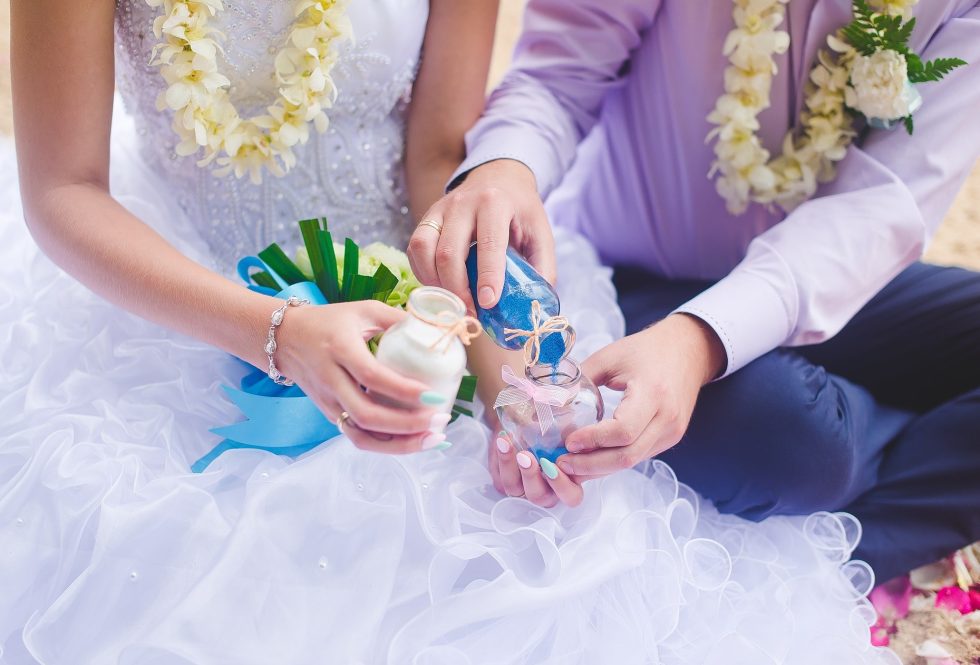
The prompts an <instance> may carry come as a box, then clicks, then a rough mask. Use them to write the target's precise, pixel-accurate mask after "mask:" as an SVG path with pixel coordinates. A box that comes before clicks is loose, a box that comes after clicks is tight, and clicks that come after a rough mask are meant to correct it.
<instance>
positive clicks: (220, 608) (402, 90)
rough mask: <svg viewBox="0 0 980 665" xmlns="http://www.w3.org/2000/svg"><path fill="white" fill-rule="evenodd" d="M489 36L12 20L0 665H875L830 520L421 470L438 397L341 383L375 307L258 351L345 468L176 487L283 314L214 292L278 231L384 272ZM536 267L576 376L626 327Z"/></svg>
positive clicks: (125, 20) (453, 10) (103, 14)
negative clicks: (540, 498) (367, 258)
mask: <svg viewBox="0 0 980 665" xmlns="http://www.w3.org/2000/svg"><path fill="white" fill-rule="evenodd" d="M495 4H496V3H495V2H493V1H492V0H474V1H472V2H466V3H461V2H456V1H454V0H431V2H426V1H424V0H374V1H373V2H350V3H349V4H345V3H342V2H334V1H332V0H298V1H295V2H283V1H281V0H234V1H232V0H225V2H224V3H222V2H221V0H117V1H116V2H110V1H109V0H92V1H91V2H87V3H83V4H82V5H78V4H77V3H63V2H60V0H32V2H17V3H13V4H12V10H13V74H14V99H15V120H16V139H17V149H18V166H19V173H20V177H19V183H20V190H21V193H22V197H20V198H18V197H17V196H16V194H15V193H14V191H12V190H13V189H15V188H16V186H17V185H16V178H15V177H14V176H13V174H12V173H10V174H9V175H10V177H9V178H5V179H4V181H3V182H9V183H10V184H11V185H12V186H11V191H7V192H4V198H3V204H4V206H3V210H5V211H7V213H8V216H9V219H5V220H3V221H4V223H2V224H0V322H2V327H0V331H2V333H0V344H2V348H3V356H2V357H3V363H2V369H0V379H2V382H3V388H4V390H3V396H2V397H0V589H2V594H0V662H3V663H11V664H13V665H23V664H32V663H44V664H52V663H73V664H74V663H84V664H86V665H89V664H91V665H100V664H108V663H126V664H131V665H136V664H139V665H144V664H154V665H178V664H194V665H212V664H222V663H234V664H235V665H243V664H253V663H254V664H257V665H258V664H263V665H265V664H268V663H288V664H290V665H303V664H307V663H309V664H313V663H317V664H320V663H329V664H335V663H336V664H341V663H343V664H352V663H391V664H393V665H403V664H408V663H415V664H418V665H423V664H424V665H430V664H436V663H445V664H457V663H460V664H461V663H472V664H477V663H585V664H592V663H617V664H620V663H622V664H626V663H726V664H729V665H731V664H736V663H745V664H749V663H751V664H753V665H756V664H761V663H794V664H797V663H828V662H835V663H858V662H866V663H872V662H873V663H882V662H897V660H896V659H895V657H894V656H893V655H892V654H891V653H890V652H887V651H881V650H877V649H872V648H871V647H870V645H869V640H868V627H869V625H870V624H871V623H873V621H874V613H873V611H872V609H871V607H870V605H869V604H868V602H867V601H866V600H865V599H864V594H865V593H866V592H867V591H868V589H869V588H870V585H871V584H872V578H871V575H870V571H869V569H868V568H867V567H866V566H864V565H863V564H861V563H860V562H847V559H848V557H849V555H850V552H851V551H852V549H853V547H854V545H855V543H856V541H857V539H858V538H859V537H860V526H859V524H858V523H857V522H856V521H855V520H854V519H853V518H851V517H849V516H847V515H831V514H818V515H813V516H811V517H810V518H808V519H789V518H776V519H770V520H768V521H766V522H764V523H762V524H749V523H747V522H744V521H742V520H739V519H737V518H733V517H727V516H721V515H719V514H718V513H717V512H716V511H715V510H714V509H713V508H712V507H711V506H710V505H708V504H704V503H702V502H700V501H699V499H698V497H697V496H696V495H695V494H694V493H693V492H692V491H690V490H689V489H688V488H686V487H684V486H683V485H680V484H678V483H677V481H676V479H675V478H674V475H673V473H672V472H671V470H670V469H669V467H667V466H666V465H664V464H662V463H657V462H654V463H652V464H650V465H649V466H648V467H647V468H646V469H645V472H641V471H639V470H631V471H628V472H623V473H621V474H619V475H617V476H614V477H610V478H607V479H604V480H601V481H595V482H593V483H590V484H589V485H587V492H586V496H585V500H584V502H583V503H582V505H581V506H580V507H578V508H575V509H571V508H567V507H556V508H554V509H543V508H539V507H536V506H534V505H532V504H530V503H529V502H527V501H525V500H524V499H522V498H512V497H503V496H501V495H500V494H498V493H497V492H496V491H495V490H494V488H493V486H492V484H491V481H490V476H489V474H488V472H487V468H486V462H485V459H486V446H487V441H488V439H489V431H488V430H487V429H486V428H485V427H484V426H483V425H481V424H480V423H479V421H478V420H475V419H474V420H468V419H464V420H462V421H460V422H457V423H455V424H454V425H452V426H451V427H450V428H449V430H448V431H447V435H448V439H449V441H451V442H452V443H453V444H454V445H453V446H452V447H451V448H448V447H447V446H446V445H445V442H444V440H443V439H444V438H445V436H444V435H442V434H440V433H439V427H438V423H434V421H433V420H432V411H431V409H432V407H433V406H434V405H435V404H436V403H437V402H439V401H440V400H443V399H446V397H447V396H440V395H435V394H431V393H427V392H425V388H424V386H421V385H418V384H415V383H413V382H411V381H408V380H405V379H403V378H401V377H399V376H397V375H394V374H392V373H390V372H387V371H385V369H384V368H383V367H381V366H380V365H378V364H377V363H376V362H375V361H374V359H373V357H372V356H371V355H370V353H368V351H367V350H366V348H365V345H364V343H363V340H364V339H365V338H366V337H370V336H372V335H373V334H374V333H376V332H377V331H379V330H381V329H384V328H387V327H388V326H390V325H391V324H392V323H394V322H395V321H396V320H397V319H398V317H399V314H398V313H397V312H396V311H395V310H393V309H391V308H387V307H385V306H383V305H380V304H372V303H353V304H337V305H326V306H322V307H300V308H291V309H290V310H289V311H288V312H287V314H286V317H285V320H284V322H283V324H282V327H281V331H280V332H281V337H280V340H279V342H280V346H279V349H278V351H277V353H276V357H275V359H276V362H277V364H278V368H279V370H281V372H282V373H283V374H284V375H286V376H288V377H290V378H292V379H294V380H295V381H296V382H297V383H298V384H299V385H300V386H301V387H302V388H303V389H304V390H305V391H306V392H307V393H308V394H309V395H310V396H311V397H312V398H313V399H314V400H315V401H316V403H317V405H318V406H319V407H320V408H321V409H322V410H323V411H324V413H325V414H326V415H327V416H328V417H329V418H330V419H331V420H333V421H336V420H337V419H338V418H339V417H340V414H341V413H342V412H344V411H346V412H349V413H350V414H351V419H350V425H351V426H349V427H347V428H345V432H346V435H347V436H346V437H338V438H337V439H335V440H333V441H330V442H327V443H326V444H325V445H323V446H321V447H319V448H317V449H315V450H314V451H313V452H311V453H308V454H307V455H305V456H303V457H301V458H300V459H298V460H295V461H291V460H287V459H284V458H281V457H278V456H275V455H272V454H270V453H266V452H263V451H258V450H233V451H229V452H226V453H225V454H224V455H222V456H221V457H220V458H218V460H217V461H215V462H214V464H212V466H211V467H210V468H209V469H208V470H207V471H206V472H205V473H203V474H192V473H190V471H189V466H190V463H191V462H192V461H193V460H195V459H198V458H199V457H200V456H201V455H202V454H203V453H204V452H205V451H207V450H208V449H209V448H211V447H212V446H213V445H214V444H215V442H216V441H215V440H214V437H213V436H212V435H210V434H209V433H208V429H209V428H212V427H214V426H216V425H220V424H224V423H227V422H229V421H230V420H231V419H232V418H234V417H235V416H234V412H233V409H232V406H231V405H230V404H228V403H227V402H226V401H225V400H224V399H223V398H222V396H221V394H220V391H219V386H220V385H221V384H231V383H232V382H235V381H237V379H238V378H240V376H241V374H242V372H243V370H242V368H241V365H240V363H238V362H237V361H235V360H234V359H233V358H232V357H231V356H232V355H233V356H237V357H239V358H241V359H244V360H246V361H248V362H249V363H251V364H253V365H256V366H260V367H261V366H263V365H265V364H266V362H267V360H266V354H265V351H264V349H263V347H264V344H265V337H266V332H267V329H268V326H269V320H270V315H271V314H272V312H273V311H275V310H276V309H277V308H278V307H279V306H280V305H281V304H282V301H279V300H275V299H273V298H270V297H267V296H262V295H259V294H256V293H253V292H250V291H248V290H246V289H245V288H243V287H242V286H241V285H237V284H234V283H233V282H231V281H229V280H228V279H226V277H224V275H228V274H231V272H232V268H233V266H234V262H235V261H236V260H237V259H238V258H239V257H241V256H243V255H245V254H247V253H250V252H253V251H255V250H257V249H259V248H261V247H264V246H265V245H266V244H268V243H270V242H274V241H276V242H280V243H282V244H283V245H284V246H295V245H297V244H298V243H299V237H298V234H297V233H296V229H295V224H294V222H295V220H298V219H302V218H306V217H314V216H320V215H326V216H327V217H328V218H329V220H330V223H331V229H332V230H333V231H334V233H335V234H337V235H340V236H343V235H350V236H351V237H352V238H354V239H355V240H356V241H358V242H360V243H366V242H371V241H375V240H381V241H384V242H387V243H390V244H393V245H400V246H402V247H403V246H404V244H405V243H406V242H407V239H408V237H409V236H410V234H411V232H412V230H413V223H412V220H417V219H419V218H420V213H422V212H424V211H425V209H426V208H427V207H428V206H429V205H430V204H431V203H432V202H434V201H435V200H436V199H437V198H438V197H439V195H440V194H441V192H442V188H443V185H444V183H445V181H446V179H447V178H448V176H449V175H450V174H451V172H452V171H453V170H454V168H455V167H456V166H457V165H458V163H459V161H460V160H461V159H462V157H463V155H462V146H463V141H462V137H463V133H464V132H465V130H466V129H467V128H468V126H469V125H470V124H471V123H472V122H473V121H474V120H475V119H476V117H477V116H478V114H479V112H480V110H481V108H482V103H483V89H484V85H485V80H486V71H487V66H488V61H489V52H490V45H491V41H492V36H493V35H492V32H493V30H492V26H493V23H494V19H495V12H496V7H495ZM212 29H214V31H212ZM167 35H169V38H170V41H169V42H168V41H167V39H168V38H167V37H166V36H167ZM174 40H177V41H176V42H175V41H174ZM180 40H183V41H182V42H181V41H180ZM174 43H187V44H189V45H190V48H192V49H193V50H192V51H187V50H182V47H181V48H177V49H172V48H170V46H168V44H170V45H172V44H174ZM215 45H217V46H215ZM310 49H312V50H310ZM114 88H115V90H116V91H117V92H118V98H117V99H119V98H121V100H122V106H123V107H124V109H125V111H124V112H123V111H121V110H120V109H119V108H118V105H117V108H115V109H114V108H113V107H114V94H113V90H114ZM266 109H271V110H268V111H267V110H266ZM114 110H115V118H113V117H112V116H113V113H114ZM259 116H265V117H259ZM110 128H111V139H110ZM321 129H322V130H325V131H323V132H322V133H320V132H319V131H317V130H321ZM5 159H6V161H5V163H4V166H3V168H4V171H5V175H7V172H9V171H11V168H10V164H9V161H10V158H9V157H6V158H5ZM199 162H207V163H204V164H203V165H202V164H199ZM110 164H111V168H110ZM236 176H243V177H236ZM21 206H22V210H21ZM20 217H23V218H25V219H26V220H27V225H26V228H25V226H24V224H23V223H22V222H21V221H20V220H19V218H20ZM28 229H29V231H30V236H33V242H32V240H31V238H30V236H29V235H28V232H27V230H28ZM34 242H36V243H37V246H35V245H34ZM37 247H40V250H39V249H38V248H37ZM557 247H558V250H557V254H558V273H559V290H560V293H561V296H562V300H563V303H564V305H565V307H564V308H563V310H567V311H568V313H569V315H570V318H571V319H572V322H573V324H574V325H575V327H576V329H577V330H578V331H579V332H580V333H581V335H580V340H581V341H580V343H579V345H578V346H577V347H576V352H577V353H579V354H581V355H582V356H586V355H588V354H589V353H590V352H592V351H594V350H596V349H598V348H600V347H602V346H603V345H605V344H607V343H609V342H610V341H611V339H612V338H614V337H616V336H619V335H621V334H622V325H623V324H622V319H621V316H620V314H619V312H618V310H617V309H616V305H615V295H614V293H613V290H612V287H611V284H610V279H609V274H608V273H607V272H606V271H605V270H603V269H601V268H599V266H598V263H597V261H596V259H595V256H594V255H593V252H592V250H591V248H589V247H588V246H587V245H586V244H585V242H584V241H583V240H581V239H579V238H577V237H574V236H571V235H569V234H559V235H558V236H557ZM42 251H43V254H42ZM45 255H46V256H45ZM52 262H53V263H52ZM55 264H56V265H57V266H59V267H60V269H61V270H64V272H61V270H59V267H55ZM83 285H84V286H83ZM229 354H231V355H229ZM362 386H364V387H367V388H369V389H370V390H371V391H372V392H377V393H381V394H384V395H387V396H391V397H395V398H397V399H399V400H400V401H402V402H408V401H411V402H412V403H414V404H417V405H418V406H417V407H416V408H415V409H410V410H404V411H398V410H394V409H391V408H388V407H385V406H382V405H380V404H378V403H376V402H374V401H372V400H370V399H369V398H368V397H367V396H366V394H365V392H364V391H363V390H362ZM478 415H479V414H478ZM355 423H356V425H355ZM352 444H353V445H352ZM381 453H414V454H408V455H391V454H381Z"/></svg>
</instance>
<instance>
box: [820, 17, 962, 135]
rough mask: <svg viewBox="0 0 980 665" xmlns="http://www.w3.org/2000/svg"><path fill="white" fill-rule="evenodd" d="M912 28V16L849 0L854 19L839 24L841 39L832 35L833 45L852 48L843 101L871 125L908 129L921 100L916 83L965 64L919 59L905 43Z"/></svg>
mask: <svg viewBox="0 0 980 665" xmlns="http://www.w3.org/2000/svg"><path fill="white" fill-rule="evenodd" d="M914 31H915V18H914V17H913V18H910V19H908V20H905V18H904V13H896V14H894V15H889V14H887V13H877V12H875V11H873V10H872V8H871V7H870V6H869V5H868V3H867V2H866V1H865V0H854V20H853V21H851V22H850V23H849V24H848V25H847V26H845V27H844V28H843V29H842V30H841V36H842V37H843V40H844V41H845V43H844V44H840V43H839V42H840V40H839V39H836V38H833V37H832V38H831V47H832V48H834V50H836V51H838V52H840V53H847V52H848V51H850V50H852V49H853V50H854V51H856V54H854V55H853V56H852V58H851V59H850V67H849V72H850V80H849V81H848V85H847V88H846V89H845V101H846V103H847V106H848V108H850V109H851V110H853V111H855V112H857V113H859V114H861V115H863V116H864V117H865V119H866V120H867V121H868V123H869V124H870V125H871V126H873V127H878V128H883V129H889V128H891V127H893V126H895V124H897V123H899V122H902V123H904V124H905V129H906V130H907V131H908V133H909V134H911V133H912V132H913V131H914V127H915V126H914V123H913V120H912V117H913V114H914V113H915V112H916V111H917V110H919V108H920V107H921V106H922V95H920V94H919V92H918V90H916V88H915V85H916V84H917V83H929V82H932V81H940V80H942V79H943V77H945V76H946V75H947V74H948V73H950V72H951V71H953V70H954V69H956V68H957V67H962V66H963V65H965V64H966V62H965V61H963V60H961V59H959V58H937V59H935V60H930V61H924V60H923V59H922V58H921V57H920V56H919V55H918V54H917V53H915V52H914V51H912V50H911V49H910V48H909V45H908V43H909V39H910V38H911V37H912V33H913V32H914ZM835 42H837V43H835Z"/></svg>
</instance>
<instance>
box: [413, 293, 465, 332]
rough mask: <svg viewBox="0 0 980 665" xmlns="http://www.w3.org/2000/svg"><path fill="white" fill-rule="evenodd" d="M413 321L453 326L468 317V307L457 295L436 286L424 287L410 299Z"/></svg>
mask: <svg viewBox="0 0 980 665" xmlns="http://www.w3.org/2000/svg"><path fill="white" fill-rule="evenodd" d="M407 309H408V314H409V318H410V320H412V321H418V322H420V323H426V324H428V325H432V326H439V327H442V326H453V325H456V324H457V323H459V322H460V321H461V320H462V319H463V317H465V316H466V306H465V305H464V304H463V301H462V300H460V299H459V298H458V297H457V296H456V295H454V294H452V293H450V292H449V291H446V290H445V289H440V288H438V287H434V286H423V287H420V288H417V289H415V290H414V291H412V294H411V295H410V296H409V297H408V308H407Z"/></svg>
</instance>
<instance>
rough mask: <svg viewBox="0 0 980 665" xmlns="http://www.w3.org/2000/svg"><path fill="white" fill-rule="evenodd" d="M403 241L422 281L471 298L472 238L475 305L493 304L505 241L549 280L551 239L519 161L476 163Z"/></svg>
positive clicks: (535, 192)
mask: <svg viewBox="0 0 980 665" xmlns="http://www.w3.org/2000/svg"><path fill="white" fill-rule="evenodd" d="M422 222H432V223H433V224H434V225H435V226H441V227H442V231H441V232H440V231H437V230H436V229H435V228H433V226H432V225H429V224H420V226H419V227H418V228H416V229H415V233H414V234H413V235H412V240H411V242H409V244H408V258H409V260H410V261H411V263H412V270H413V271H414V272H415V276H416V277H418V278H419V281H421V282H422V283H423V284H427V285H429V286H441V287H443V288H445V289H448V290H450V291H452V292H453V293H455V294H456V295H458V296H459V297H460V298H462V299H463V302H465V303H468V304H469V303H472V298H471V297H470V289H469V280H468V279H467V276H466V257H467V255H468V254H469V251H470V243H471V242H473V240H476V242H477V265H478V266H479V267H478V275H479V281H478V284H477V289H476V293H477V296H478V300H479V301H480V306H482V307H493V306H494V305H496V304H497V301H498V300H499V299H500V291H501V288H502V287H503V283H504V266H505V256H506V252H507V246H508V245H513V246H514V248H515V249H517V251H519V252H520V253H521V254H522V255H524V257H525V258H527V259H528V261H530V262H531V265H533V266H534V267H535V268H536V269H537V270H538V272H540V273H541V275H542V276H543V277H544V278H545V279H547V280H548V281H549V282H552V283H554V281H555V246H554V245H555V243H554V238H553V237H552V235H551V227H550V226H549V225H548V218H547V216H546V215H545V212H544V206H543V205H542V203H541V197H540V196H538V190H537V185H536V184H535V180H534V174H533V173H531V170H530V169H528V168H527V167H526V166H524V164H522V163H521V162H517V161H514V160H512V159H499V160H496V161H493V162H487V163H486V164H483V165H482V166H479V167H477V168H475V169H473V170H472V171H470V173H469V174H468V175H467V176H466V180H464V181H463V183H462V184H461V185H460V186H459V187H457V188H456V189H455V190H453V191H452V192H450V193H449V194H447V195H446V196H444V197H443V198H442V199H440V200H439V201H437V202H436V203H435V205H433V206H432V207H431V208H429V210H428V212H426V213H425V215H423V217H422Z"/></svg>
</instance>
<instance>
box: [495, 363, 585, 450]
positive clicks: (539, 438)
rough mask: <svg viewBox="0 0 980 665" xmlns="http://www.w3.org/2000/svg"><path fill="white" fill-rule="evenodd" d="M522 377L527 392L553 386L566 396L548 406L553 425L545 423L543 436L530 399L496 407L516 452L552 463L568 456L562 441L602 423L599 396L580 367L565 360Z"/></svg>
mask: <svg viewBox="0 0 980 665" xmlns="http://www.w3.org/2000/svg"><path fill="white" fill-rule="evenodd" d="M525 377H526V380H525V382H524V383H525V384H526V387H527V388H529V390H528V391H527V392H532V391H534V390H536V389H538V388H547V387H549V386H555V387H558V388H561V389H563V390H564V391H565V393H567V394H566V395H565V396H564V397H565V399H563V400H562V403H561V404H558V405H554V404H549V405H547V408H550V410H551V419H552V422H550V424H549V423H546V426H545V428H544V431H543V432H542V427H541V420H540V413H539V409H538V407H537V406H536V405H535V402H534V400H533V399H532V398H531V397H530V396H528V398H527V399H526V400H522V401H516V402H513V403H510V404H505V405H504V406H498V407H497V408H496V412H497V417H498V418H499V419H500V424H501V426H502V427H503V429H504V431H505V432H507V434H509V435H510V437H511V441H512V442H513V444H514V445H515V446H516V447H517V448H518V449H519V450H526V451H528V452H530V453H531V454H533V455H534V456H535V457H538V458H539V459H540V458H544V459H547V460H550V461H552V462H554V461H555V460H556V459H558V458H559V457H561V456H562V455H564V454H566V453H567V452H568V450H567V449H566V448H565V439H566V438H567V437H568V435H569V434H571V433H572V432H574V431H576V430H578V429H581V428H583V427H587V426H589V425H594V424H595V423H597V422H599V421H600V420H602V416H603V412H604V406H603V403H602V395H601V394H600V393H599V389H598V388H596V386H595V384H594V383H592V381H591V380H590V379H589V377H587V376H585V375H584V374H582V369H581V367H579V366H578V364H577V363H576V362H575V361H574V360H571V359H568V358H566V359H564V360H562V361H561V362H560V363H559V364H558V365H557V366H556V367H550V366H544V365H534V366H531V367H528V368H526V370H525ZM512 389H513V388H508V390H512ZM506 401H512V400H506Z"/></svg>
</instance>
